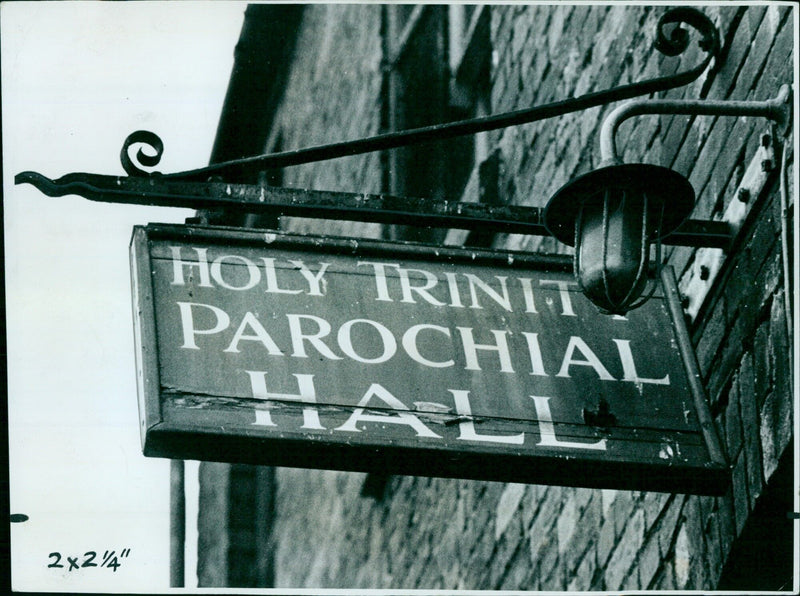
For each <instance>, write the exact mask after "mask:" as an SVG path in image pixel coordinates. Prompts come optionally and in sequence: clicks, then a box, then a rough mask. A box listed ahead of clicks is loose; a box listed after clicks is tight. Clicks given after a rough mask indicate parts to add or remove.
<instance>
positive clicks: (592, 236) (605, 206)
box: [544, 164, 695, 314]
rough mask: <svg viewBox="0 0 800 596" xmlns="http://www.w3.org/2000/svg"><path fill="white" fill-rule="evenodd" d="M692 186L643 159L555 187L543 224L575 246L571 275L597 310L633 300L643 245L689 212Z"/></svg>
mask: <svg viewBox="0 0 800 596" xmlns="http://www.w3.org/2000/svg"><path fill="white" fill-rule="evenodd" d="M694 198H695V195H694V190H693V189H692V186H691V184H689V182H688V180H686V178H684V177H683V176H681V175H680V174H678V173H677V172H675V171H673V170H670V169H668V168H664V167H661V166H654V165H649V164H622V165H611V166H606V167H602V168H600V169H597V170H594V171H592V172H589V173H588V174H584V175H583V176H581V177H579V178H577V179H576V180H573V181H572V182H570V183H568V184H567V185H565V186H564V187H562V188H561V189H560V190H559V191H558V192H557V193H556V194H555V195H554V196H553V197H552V198H551V199H550V202H549V203H548V205H547V207H546V208H545V212H544V224H545V226H546V227H547V229H548V231H549V232H550V233H551V234H552V235H553V236H555V237H556V238H557V239H558V240H560V241H561V242H563V243H565V244H567V245H569V246H574V247H575V262H574V267H575V278H576V281H577V282H578V285H579V286H580V288H581V290H582V291H583V293H584V294H585V295H586V296H587V298H589V300H591V301H592V302H593V303H594V304H595V305H596V306H597V307H598V308H599V309H600V310H601V311H602V312H606V313H612V314H625V313H626V312H628V311H629V310H630V309H632V308H635V307H636V306H638V305H639V304H641V302H640V301H639V299H640V297H641V295H642V293H643V292H644V290H645V287H646V285H647V280H648V269H649V261H650V245H651V243H652V242H660V239H661V238H663V237H664V236H666V235H668V234H669V233H671V232H672V231H674V230H675V229H676V228H677V227H678V226H679V225H680V224H681V223H682V222H683V221H684V220H685V219H686V218H687V217H688V216H689V214H690V213H691V211H692V207H693V206H694Z"/></svg>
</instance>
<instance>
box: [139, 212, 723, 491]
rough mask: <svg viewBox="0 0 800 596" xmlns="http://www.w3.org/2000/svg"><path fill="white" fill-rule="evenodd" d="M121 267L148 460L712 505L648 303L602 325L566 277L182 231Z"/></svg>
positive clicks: (708, 466)
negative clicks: (508, 483) (550, 488)
mask: <svg viewBox="0 0 800 596" xmlns="http://www.w3.org/2000/svg"><path fill="white" fill-rule="evenodd" d="M132 257H133V277H134V292H135V310H136V312H135V318H136V321H137V325H136V327H137V344H138V346H139V350H138V351H139V376H140V404H141V411H142V433H143V435H142V436H143V445H144V452H145V454H146V455H156V456H167V457H174V458H194V459H214V460H221V461H241V462H250V463H262V464H272V465H297V466H305V467H320V468H337V469H350V470H376V469H377V470H380V471H382V472H388V473H407V474H418V475H437V476H438V475H440V476H465V477H470V478H485V479H495V480H515V481H526V482H542V483H545V482H547V483H554V484H565V485H580V486H606V487H615V488H640V489H645V488H654V489H657V490H670V491H678V490H685V491H691V492H717V491H719V490H722V487H723V485H724V479H725V470H726V466H725V464H724V461H720V458H719V457H716V456H714V455H713V450H712V452H711V454H710V452H709V449H708V446H707V441H706V438H707V436H708V434H707V433H708V429H706V432H705V433H704V432H703V430H702V429H701V428H700V424H699V422H698V420H699V418H698V412H697V403H698V400H697V399H696V397H697V396H696V395H694V394H693V393H692V390H691V387H690V383H689V382H688V380H687V372H686V367H685V365H684V361H683V359H682V357H681V352H680V350H679V346H678V340H677V336H676V333H675V328H674V324H673V321H672V319H671V317H670V314H669V309H668V307H667V304H666V300H665V299H664V297H663V296H661V295H660V293H659V294H657V295H656V297H654V298H653V299H651V300H650V301H649V302H648V303H647V304H646V305H645V306H643V307H642V308H640V309H637V310H634V311H632V312H631V313H629V314H628V316H627V317H618V316H613V317H612V316H606V315H601V314H598V313H597V312H596V310H595V309H594V307H593V306H592V305H591V304H590V303H589V302H588V301H587V300H586V299H585V298H584V297H583V296H582V294H581V293H580V292H579V291H578V290H577V287H576V284H575V283H574V282H573V281H572V277H571V275H570V274H569V273H568V271H567V270H566V269H565V268H564V264H565V263H564V261H563V260H559V259H553V260H551V261H550V262H549V265H548V266H545V265H543V262H542V259H535V258H531V257H529V256H528V257H526V256H524V255H518V254H515V255H511V256H509V255H508V254H499V253H493V252H490V251H481V252H479V253H478V252H471V251H465V250H452V249H434V248H421V247H419V246H411V245H401V244H396V245H387V244H385V243H375V242H369V241H358V242H356V241H344V240H332V239H320V238H309V237H299V236H291V235H275V234H264V233H258V232H253V231H250V232H247V231H239V230H236V231H231V230H227V231H223V230H218V229H217V230H213V229H208V228H206V229H203V228H189V227H185V226H148V227H147V228H136V229H135V231H134V237H133V240H132ZM680 324H682V322H680Z"/></svg>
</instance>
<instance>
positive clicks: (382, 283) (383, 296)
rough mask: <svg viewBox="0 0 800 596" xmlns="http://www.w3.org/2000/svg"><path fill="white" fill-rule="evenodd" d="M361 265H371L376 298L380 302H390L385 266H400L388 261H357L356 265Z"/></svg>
mask: <svg viewBox="0 0 800 596" xmlns="http://www.w3.org/2000/svg"><path fill="white" fill-rule="evenodd" d="M361 265H371V266H372V268H373V270H374V273H375V289H376V290H377V291H378V297H377V298H376V300H380V301H382V302H392V299H391V298H390V297H389V287H388V284H387V283H386V267H397V268H398V269H399V268H400V265H390V264H389V263H373V262H371V261H359V262H358V263H357V264H356V266H357V267H360V266H361Z"/></svg>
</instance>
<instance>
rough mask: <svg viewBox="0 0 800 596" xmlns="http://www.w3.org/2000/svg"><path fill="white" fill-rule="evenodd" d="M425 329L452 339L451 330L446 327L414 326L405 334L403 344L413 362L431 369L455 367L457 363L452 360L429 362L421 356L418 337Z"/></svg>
mask: <svg viewBox="0 0 800 596" xmlns="http://www.w3.org/2000/svg"><path fill="white" fill-rule="evenodd" d="M423 329H433V330H434V331H438V332H439V333H443V334H444V335H446V336H447V337H450V330H449V329H448V328H446V327H440V326H438V325H425V324H420V325H414V326H413V327H409V328H408V330H407V331H406V332H405V333H404V334H403V340H402V344H403V349H404V350H405V351H406V353H407V354H408V355H409V356H411V359H412V360H414V361H416V362H419V363H420V364H424V365H425V366H429V367H431V368H446V367H448V366H453V365H454V364H455V361H453V360H452V359H451V360H444V361H440V362H437V361H434V360H428V359H427V358H424V357H423V356H422V355H420V353H419V348H418V347H417V335H418V334H419V332H420V331H422V330H423Z"/></svg>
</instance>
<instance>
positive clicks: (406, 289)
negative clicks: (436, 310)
mask: <svg viewBox="0 0 800 596" xmlns="http://www.w3.org/2000/svg"><path fill="white" fill-rule="evenodd" d="M397 271H398V273H399V274H400V289H401V290H402V292H403V299H402V301H401V302H409V303H411V304H416V302H415V301H414V297H413V296H412V295H411V292H415V293H416V294H418V295H419V296H420V298H422V299H423V300H425V301H426V302H428V303H429V304H433V305H434V306H444V302H440V301H439V300H437V299H436V298H434V297H433V296H431V295H430V294H429V293H428V290H430V289H431V288H432V287H434V286H435V285H436V284H437V283H438V282H437V279H436V276H435V275H434V274H433V273H431V272H430V271H425V270H424V269H401V268H398V270H397ZM409 272H413V273H419V274H420V275H422V277H423V278H425V283H424V284H422V285H420V286H412V285H411V279H410V278H409V276H408V274H409Z"/></svg>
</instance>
